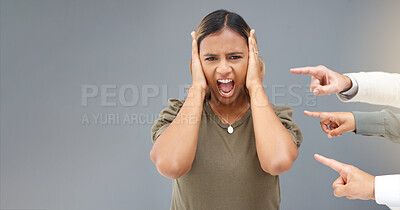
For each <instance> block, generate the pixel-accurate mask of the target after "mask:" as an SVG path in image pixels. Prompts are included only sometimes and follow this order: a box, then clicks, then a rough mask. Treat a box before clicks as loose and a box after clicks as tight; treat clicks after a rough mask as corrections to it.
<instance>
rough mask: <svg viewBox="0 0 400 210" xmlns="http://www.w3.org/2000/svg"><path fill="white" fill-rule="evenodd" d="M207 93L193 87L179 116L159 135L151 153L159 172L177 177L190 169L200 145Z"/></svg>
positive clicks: (173, 177) (170, 176)
mask: <svg viewBox="0 0 400 210" xmlns="http://www.w3.org/2000/svg"><path fill="white" fill-rule="evenodd" d="M204 97H205V93H204V91H202V90H199V89H195V88H193V87H192V88H190V89H189V92H188V96H187V98H186V100H185V103H184V104H183V106H182V108H181V109H180V111H179V113H178V115H177V116H176V118H175V119H174V120H173V121H172V123H171V124H170V125H169V126H168V128H167V129H166V130H165V131H164V132H163V133H162V134H161V135H160V136H159V137H158V138H157V140H156V141H155V143H154V145H153V148H152V149H151V152H150V157H151V160H152V161H153V162H154V164H155V165H156V167H157V169H158V171H159V172H160V173H161V174H162V175H164V176H166V177H168V178H171V179H176V178H178V177H180V176H182V175H184V174H186V173H187V172H189V171H190V169H191V166H192V163H193V160H194V157H195V154H196V148H197V139H198V134H199V127H200V120H201V115H202V111H203V101H204Z"/></svg>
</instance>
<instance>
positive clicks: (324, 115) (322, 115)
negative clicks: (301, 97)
mask: <svg viewBox="0 0 400 210" xmlns="http://www.w3.org/2000/svg"><path fill="white" fill-rule="evenodd" d="M304 114H305V115H307V116H310V117H319V118H322V119H327V118H329V117H330V115H329V113H327V112H310V111H304Z"/></svg>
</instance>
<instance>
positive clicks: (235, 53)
mask: <svg viewBox="0 0 400 210" xmlns="http://www.w3.org/2000/svg"><path fill="white" fill-rule="evenodd" d="M237 54H242V55H243V54H244V53H242V52H231V53H228V54H227V55H237ZM203 56H218V55H217V54H212V53H207V54H204V55H203Z"/></svg>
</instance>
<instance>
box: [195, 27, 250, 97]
mask: <svg viewBox="0 0 400 210" xmlns="http://www.w3.org/2000/svg"><path fill="white" fill-rule="evenodd" d="M248 57H249V50H248V47H247V40H246V39H245V38H244V37H242V36H240V35H239V34H238V33H236V32H235V31H233V30H232V29H229V28H223V29H222V30H221V31H218V32H216V33H213V34H210V35H208V36H206V37H205V38H204V39H203V40H202V42H201V43H200V60H201V64H202V67H203V70H204V74H205V77H206V79H207V83H208V85H209V87H210V89H211V94H212V97H216V99H217V100H218V101H220V102H222V103H224V104H231V103H233V102H235V101H236V100H237V98H238V97H239V96H241V95H242V94H244V88H245V82H246V73H247V66H248Z"/></svg>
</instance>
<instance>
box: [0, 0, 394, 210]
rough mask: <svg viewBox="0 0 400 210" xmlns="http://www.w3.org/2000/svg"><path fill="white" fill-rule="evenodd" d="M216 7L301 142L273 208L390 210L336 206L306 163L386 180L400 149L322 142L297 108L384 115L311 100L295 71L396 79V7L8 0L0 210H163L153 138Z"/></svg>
mask: <svg viewBox="0 0 400 210" xmlns="http://www.w3.org/2000/svg"><path fill="white" fill-rule="evenodd" d="M220 8H225V9H228V10H232V11H235V12H237V13H239V14H240V15H242V16H243V17H244V19H245V20H246V21H247V22H248V23H249V24H250V26H251V27H252V28H255V29H256V35H257V37H258V41H259V51H260V54H261V55H262V56H263V57H264V59H265V61H266V77H265V79H264V84H265V88H266V90H267V94H268V96H269V98H270V100H271V101H272V102H274V103H275V104H277V105H290V106H292V107H293V109H294V120H295V121H296V122H297V123H298V124H299V126H300V127H301V129H302V132H303V136H304V141H303V144H302V146H301V148H300V154H299V157H298V160H297V161H296V162H295V164H294V166H293V168H292V169H291V170H290V171H289V172H287V173H285V174H284V175H281V194H282V201H281V208H282V209H363V210H365V209H386V207H385V206H379V205H377V204H376V203H375V201H359V200H355V201H354V200H347V199H345V198H336V197H334V195H333V192H332V187H331V184H332V182H333V181H334V180H335V179H336V178H337V177H338V174H337V173H336V172H334V171H333V170H331V169H329V168H327V167H325V166H323V165H322V164H320V163H318V162H317V161H315V160H314V158H313V154H314V153H319V154H322V155H325V156H327V157H331V158H335V159H337V160H339V161H342V162H345V163H348V164H353V165H356V166H358V167H359V168H360V169H362V170H364V171H366V172H368V173H371V174H374V175H381V174H394V173H400V164H399V160H400V145H398V144H393V143H390V142H389V141H387V140H385V139H382V138H378V137H362V136H356V135H354V134H351V133H348V134H344V135H343V136H342V137H338V138H334V139H328V138H327V137H326V135H325V134H324V133H323V132H322V130H321V129H320V126H319V120H318V119H312V118H309V117H307V116H305V115H304V114H303V110H305V109H306V110H312V111H315V110H318V111H352V110H359V111H376V110H380V109H382V108H388V107H382V106H374V105H368V104H361V103H342V102H340V101H339V100H338V99H337V98H336V96H333V95H332V96H321V97H314V96H313V95H312V94H311V93H309V92H308V87H307V85H308V83H309V81H310V78H309V77H308V76H296V75H291V74H290V73H289V68H291V67H299V66H312V65H319V64H323V65H326V66H327V67H328V68H330V69H333V70H335V71H337V72H339V73H346V72H358V71H376V70H378V71H386V72H393V73H395V72H397V73H400V68H399V64H400V61H399V59H400V27H399V20H400V1H396V0H392V1H389V0H381V1H374V0H336V1H333V0H332V1H328V0H297V1H296V0H293V1H287V0H284V1H277V0H268V1H265V0H260V1H227V0H222V1H218V2H217V1H212V0H203V1H178V0H171V1H124V0H117V1H94V0H84V1H42V0H37V1H22V0H16V1H12V0H9V1H6V0H2V1H1V3H0V46H1V48H0V50H1V51H0V55H1V57H0V58H1V60H0V67H1V75H0V86H1V88H0V94H1V95H0V99H1V100H0V101H1V105H0V116H1V121H0V209H48V210H58V209H60V210H70V209H72V210H75V209H77V210H80V209H82V210H102V209H104V210H106V209H107V210H109V209H116V210H120V209H121V210H123V209H169V206H170V200H171V190H172V188H171V180H168V179H166V178H164V177H163V176H161V175H160V174H158V172H157V170H156V168H155V166H154V165H153V164H152V162H151V160H150V158H149V151H150V149H151V146H152V142H151V137H150V128H151V125H152V122H153V121H154V120H155V119H156V117H157V114H158V113H159V112H160V110H161V109H162V108H163V107H165V106H166V105H167V104H166V102H167V99H168V98H183V97H184V92H185V87H186V85H188V84H190V83H191V77H190V72H189V60H190V56H191V37H190V32H191V31H192V30H194V29H195V28H196V26H197V24H198V23H199V22H200V20H201V19H202V18H203V17H204V16H205V15H206V14H208V13H209V12H211V11H213V10H215V9H220ZM389 108H390V107H389ZM390 109H392V110H393V111H395V112H397V113H400V110H399V109H394V108H390Z"/></svg>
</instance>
